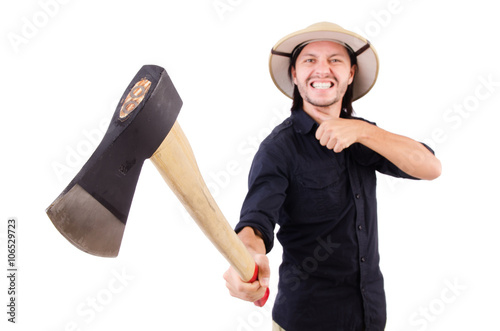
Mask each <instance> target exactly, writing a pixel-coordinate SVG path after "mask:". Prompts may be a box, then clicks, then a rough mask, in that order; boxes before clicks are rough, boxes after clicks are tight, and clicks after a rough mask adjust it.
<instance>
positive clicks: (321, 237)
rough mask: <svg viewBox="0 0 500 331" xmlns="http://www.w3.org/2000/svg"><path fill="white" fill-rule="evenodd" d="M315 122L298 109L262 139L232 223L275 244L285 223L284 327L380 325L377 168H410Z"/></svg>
mask: <svg viewBox="0 0 500 331" xmlns="http://www.w3.org/2000/svg"><path fill="white" fill-rule="evenodd" d="M360 120H361V119H360ZM317 127H318V125H317V124H316V122H314V120H313V119H312V118H311V117H309V116H308V115H307V114H306V113H305V112H304V111H302V110H298V111H293V112H292V115H291V116H290V117H289V118H288V119H286V120H285V121H284V122H283V123H282V124H280V125H279V126H277V127H276V128H275V129H274V130H273V132H272V133H271V134H270V135H269V136H268V137H267V138H266V139H265V140H264V141H263V142H262V144H261V146H260V148H259V150H258V152H257V154H256V155H255V158H254V161H253V163H252V167H251V170H250V174H249V191H248V194H247V196H246V198H245V201H244V203H243V207H242V211H241V218H240V222H239V223H238V224H237V226H236V228H235V230H236V231H237V232H238V231H240V230H241V229H242V228H243V227H246V226H250V227H252V228H254V229H257V230H258V231H260V233H261V234H262V236H263V240H264V243H265V245H266V250H267V252H269V251H270V250H271V248H272V247H273V241H274V230H275V225H276V224H278V225H279V231H278V232H277V238H278V240H279V242H280V243H281V245H282V247H283V261H282V264H281V266H280V269H279V274H280V275H279V285H278V294H277V297H276V300H275V304H274V308H273V319H274V320H275V321H276V322H277V323H278V324H279V325H280V326H281V327H283V328H284V329H285V330H287V331H305V330H307V331H315V330H335V331H348V330H349V331H351V330H356V331H357V330H383V329H384V327H385V323H386V303H385V293H384V284H383V277H382V274H381V272H380V269H379V252H378V233H377V202H376V197H375V193H376V192H375V191H376V175H375V172H376V171H379V172H381V173H384V174H388V175H392V176H396V177H405V178H412V177H411V176H409V175H407V174H405V173H404V172H402V171H401V170H399V169H398V168H397V167H396V166H394V165H393V164H392V163H391V162H389V161H388V160H387V159H385V158H384V157H382V156H381V155H379V154H377V153H375V152H374V151H372V150H370V149H368V148H367V147H365V146H363V145H361V144H359V143H356V144H353V145H352V146H350V147H349V148H348V149H345V150H344V151H342V152H341V153H335V152H333V151H332V150H329V149H327V148H326V147H323V146H321V145H320V144H319V142H318V140H317V139H316V138H315V132H316V129H317Z"/></svg>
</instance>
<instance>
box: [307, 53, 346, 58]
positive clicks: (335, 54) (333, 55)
mask: <svg viewBox="0 0 500 331" xmlns="http://www.w3.org/2000/svg"><path fill="white" fill-rule="evenodd" d="M299 56H300V57H302V56H312V57H318V55H317V54H314V53H305V54H300V55H299ZM336 56H345V57H349V54H347V55H346V54H342V53H333V54H332V55H330V56H328V58H332V57H336Z"/></svg>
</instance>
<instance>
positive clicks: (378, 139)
mask: <svg viewBox="0 0 500 331" xmlns="http://www.w3.org/2000/svg"><path fill="white" fill-rule="evenodd" d="M358 142H359V143H361V144H363V145H365V146H366V147H368V148H370V149H372V150H373V151H375V152H377V153H379V154H380V155H382V156H384V157H385V158H386V159H388V160H389V161H391V162H392V163H393V164H394V165H396V166H397V167H398V168H399V169H401V170H402V171H404V172H405V173H407V174H408V175H410V176H413V177H416V178H420V179H427V180H432V179H436V178H437V177H439V176H440V175H441V162H440V161H439V160H438V159H437V158H436V157H435V156H434V154H432V153H431V152H430V151H429V150H428V149H427V148H426V147H425V146H424V145H422V144H421V143H419V142H417V141H415V140H413V139H410V138H408V137H404V136H401V135H397V134H394V133H391V132H388V131H385V130H383V129H381V128H379V127H377V126H375V125H372V124H369V123H364V124H363V126H362V130H361V134H360V136H359V137H358Z"/></svg>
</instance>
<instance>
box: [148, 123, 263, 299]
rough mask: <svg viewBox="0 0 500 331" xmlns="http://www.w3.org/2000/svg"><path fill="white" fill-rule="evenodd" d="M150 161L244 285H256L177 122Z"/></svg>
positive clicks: (246, 254) (250, 265)
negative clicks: (245, 283)
mask: <svg viewBox="0 0 500 331" xmlns="http://www.w3.org/2000/svg"><path fill="white" fill-rule="evenodd" d="M150 160H151V161H152V162H153V164H154V165H155V166H156V168H157V169H158V171H159V172H160V173H161V175H162V177H163V179H164V180H165V181H166V182H167V184H168V185H169V186H170V188H171V189H172V191H173V192H174V193H175V195H176V196H177V197H178V198H179V200H180V201H181V202H182V204H183V205H184V207H185V208H186V210H187V211H188V212H189V214H190V215H191V217H192V218H193V219H194V220H195V222H196V223H197V224H198V226H199V227H200V228H201V230H202V231H203V232H204V233H205V235H206V236H207V237H208V239H210V241H211V242H212V244H213V245H214V246H215V247H216V248H217V249H218V250H219V252H220V253H221V254H222V255H223V256H224V257H225V258H226V260H227V261H228V262H229V264H231V266H232V267H233V268H234V269H235V270H236V271H237V272H238V274H239V276H240V278H241V279H242V280H243V281H244V282H248V283H250V282H254V281H255V280H256V279H257V275H258V267H257V265H256V263H255V261H254V260H253V258H252V256H251V255H250V253H249V252H248V250H247V249H246V247H245V245H244V244H243V242H242V241H241V240H240V238H238V236H237V235H236V233H235V232H234V230H233V229H232V228H231V226H230V225H229V223H228V222H227V220H226V218H225V217H224V215H223V214H222V212H221V211H220V209H219V207H218V206H217V203H216V202H215V200H214V198H213V197H212V195H211V194H210V191H209V190H208V187H207V185H206V184H205V181H204V180H203V177H202V176H201V173H200V170H199V169H198V165H197V163H196V159H195V157H194V154H193V151H192V149H191V146H190V145H189V142H188V140H187V138H186V136H185V135H184V132H183V131H182V129H181V127H180V125H179V123H178V122H177V121H176V122H175V123H174V125H173V127H172V129H171V130H170V132H169V133H168V135H167V137H166V138H165V140H163V142H162V144H161V145H160V147H159V148H158V149H157V150H156V152H155V153H154V154H153V156H152V157H151V158H150ZM268 296H269V289H267V291H266V295H265V296H264V297H263V298H262V299H260V300H258V301H256V302H255V305H257V306H260V307H262V306H263V305H264V304H265V302H266V301H267V298H268Z"/></svg>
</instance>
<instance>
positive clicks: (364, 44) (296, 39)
mask: <svg viewBox="0 0 500 331" xmlns="http://www.w3.org/2000/svg"><path fill="white" fill-rule="evenodd" d="M324 40H329V41H333V42H336V43H339V44H341V45H343V46H345V47H346V48H347V50H348V51H350V52H352V53H353V54H355V55H356V58H357V62H358V69H357V71H356V75H355V78H354V86H353V101H354V100H357V99H359V98H361V97H362V96H364V95H365V94H366V93H368V91H370V89H371V88H372V87H373V85H374V84H375V81H376V80H377V75H378V67H379V63H378V56H377V52H376V51H375V48H374V47H373V46H372V45H371V44H370V42H369V41H368V40H366V39H365V38H363V37H361V36H360V35H358V34H356V33H354V32H351V31H348V30H345V29H344V28H342V27H341V26H339V25H337V24H334V23H329V22H320V23H316V24H313V25H311V26H309V27H307V28H305V29H303V30H299V31H296V32H294V33H291V34H289V35H288V36H286V37H284V38H283V39H281V40H280V41H278V42H277V43H276V45H274V47H273V48H272V50H271V56H270V58H269V71H270V72H271V77H272V79H273V81H274V84H276V86H277V87H278V89H279V90H280V91H281V92H283V93H284V94H285V95H287V96H288V97H290V98H293V89H294V85H295V84H294V83H293V81H292V80H291V78H290V76H289V75H288V68H289V66H290V58H291V56H292V53H293V51H294V50H295V49H296V48H297V47H299V46H303V45H307V44H309V43H311V42H314V41H324Z"/></svg>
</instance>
